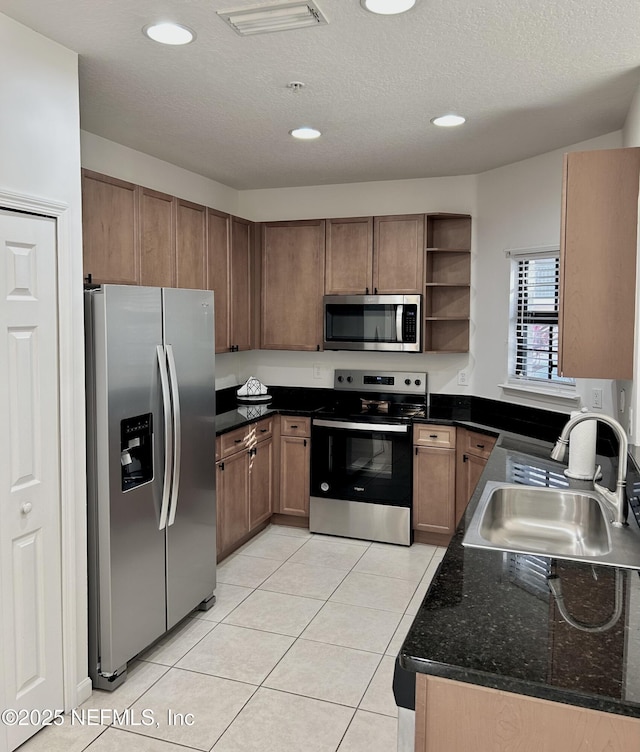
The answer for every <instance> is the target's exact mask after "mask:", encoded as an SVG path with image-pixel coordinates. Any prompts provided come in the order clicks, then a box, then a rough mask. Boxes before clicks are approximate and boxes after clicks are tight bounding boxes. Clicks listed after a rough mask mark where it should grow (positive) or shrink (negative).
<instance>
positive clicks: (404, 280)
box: [325, 214, 425, 295]
mask: <svg viewBox="0 0 640 752" xmlns="http://www.w3.org/2000/svg"><path fill="white" fill-rule="evenodd" d="M424 221H425V218H424V214H407V215H398V216H389V217H355V218H347V219H328V220H327V240H326V264H325V293H326V294H327V295H383V294H394V295H404V294H407V295H408V294H420V293H422V274H423V272H422V269H423V261H422V259H423V253H424Z"/></svg>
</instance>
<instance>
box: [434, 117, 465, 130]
mask: <svg viewBox="0 0 640 752" xmlns="http://www.w3.org/2000/svg"><path fill="white" fill-rule="evenodd" d="M431 122H432V123H433V124H434V125H439V126H440V127H441V128H453V127H454V126H456V125H462V124H463V123H464V122H465V118H463V117H462V115H442V116H441V117H434V118H431Z"/></svg>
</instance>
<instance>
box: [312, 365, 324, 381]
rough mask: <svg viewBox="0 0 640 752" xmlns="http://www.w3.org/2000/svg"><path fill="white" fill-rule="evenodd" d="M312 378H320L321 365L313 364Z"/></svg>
mask: <svg viewBox="0 0 640 752" xmlns="http://www.w3.org/2000/svg"><path fill="white" fill-rule="evenodd" d="M313 378H314V379H321V378H322V363H314V364H313Z"/></svg>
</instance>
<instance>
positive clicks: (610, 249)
mask: <svg viewBox="0 0 640 752" xmlns="http://www.w3.org/2000/svg"><path fill="white" fill-rule="evenodd" d="M639 178H640V148H634V149H609V150H605V151H585V152H571V153H569V154H565V158H564V181H563V203H562V229H561V236H560V322H559V324H560V325H559V329H560V355H559V364H558V366H559V367H558V370H559V371H560V373H561V374H562V375H563V376H570V377H581V378H598V379H632V378H633V352H634V324H635V298H636V253H637V238H638V181H639Z"/></svg>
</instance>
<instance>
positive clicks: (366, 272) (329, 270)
mask: <svg viewBox="0 0 640 752" xmlns="http://www.w3.org/2000/svg"><path fill="white" fill-rule="evenodd" d="M325 252H326V258H325V280H324V291H325V294H326V295H373V217H352V218H347V219H328V220H327V237H326V249H325Z"/></svg>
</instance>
